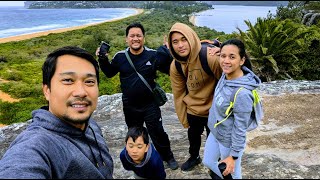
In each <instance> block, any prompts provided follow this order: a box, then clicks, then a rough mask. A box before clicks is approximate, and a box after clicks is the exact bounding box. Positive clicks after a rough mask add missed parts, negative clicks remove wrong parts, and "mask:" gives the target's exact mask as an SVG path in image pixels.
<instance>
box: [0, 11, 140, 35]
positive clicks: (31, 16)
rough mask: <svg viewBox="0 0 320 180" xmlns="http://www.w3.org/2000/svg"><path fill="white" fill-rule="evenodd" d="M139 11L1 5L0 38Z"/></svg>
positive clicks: (100, 20)
mask: <svg viewBox="0 0 320 180" xmlns="http://www.w3.org/2000/svg"><path fill="white" fill-rule="evenodd" d="M135 13H137V12H136V10H135V9H129V8H99V9H26V8H24V7H12V6H11V7H0V38H5V37H10V36H17V35H23V34H30V33H35V32H41V31H47V30H53V29H60V28H68V27H74V26H81V25H86V24H92V23H98V22H103V21H107V20H112V19H115V18H124V17H127V16H130V15H133V14H135Z"/></svg>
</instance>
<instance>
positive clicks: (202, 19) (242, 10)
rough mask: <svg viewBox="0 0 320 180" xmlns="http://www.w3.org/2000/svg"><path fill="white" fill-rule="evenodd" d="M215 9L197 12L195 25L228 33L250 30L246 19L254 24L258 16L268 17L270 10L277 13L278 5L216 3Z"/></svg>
mask: <svg viewBox="0 0 320 180" xmlns="http://www.w3.org/2000/svg"><path fill="white" fill-rule="evenodd" d="M213 8H214V9H210V10H207V11H203V12H200V13H196V14H195V25H196V26H200V27H204V26H206V27H208V28H210V29H215V30H216V31H223V32H225V33H227V34H230V33H232V32H234V31H235V32H239V31H238V30H237V28H236V27H239V28H240V29H241V30H242V31H245V30H248V26H247V25H246V24H245V22H244V21H245V20H249V21H250V22H251V23H252V24H255V23H256V22H257V18H258V17H263V18H266V17H267V14H268V12H269V11H270V13H272V14H276V11H277V7H276V6H230V5H214V6H213Z"/></svg>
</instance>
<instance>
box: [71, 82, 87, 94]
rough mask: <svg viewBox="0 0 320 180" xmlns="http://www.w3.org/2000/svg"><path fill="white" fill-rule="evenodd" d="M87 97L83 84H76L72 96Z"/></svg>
mask: <svg viewBox="0 0 320 180" xmlns="http://www.w3.org/2000/svg"><path fill="white" fill-rule="evenodd" d="M87 95H88V93H87V91H86V87H85V84H83V83H82V82H77V83H75V87H74V90H73V96H75V97H86V96H87Z"/></svg>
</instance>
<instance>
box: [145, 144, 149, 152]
mask: <svg viewBox="0 0 320 180" xmlns="http://www.w3.org/2000/svg"><path fill="white" fill-rule="evenodd" d="M149 147H150V145H149V144H147V147H146V150H145V151H144V152H148V149H149Z"/></svg>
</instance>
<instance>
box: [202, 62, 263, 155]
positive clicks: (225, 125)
mask: <svg viewBox="0 0 320 180" xmlns="http://www.w3.org/2000/svg"><path fill="white" fill-rule="evenodd" d="M242 70H243V72H244V74H245V75H244V76H242V77H240V78H237V79H233V80H227V79H226V75H225V73H222V77H221V78H220V80H219V82H218V84H217V87H216V89H215V94H214V97H213V98H214V101H213V102H214V103H213V104H212V106H211V108H210V110H209V119H208V127H209V129H210V131H211V133H212V134H213V135H214V136H215V138H216V139H217V140H218V141H219V142H220V143H222V144H223V145H224V146H225V147H228V148H231V152H230V156H235V157H238V156H239V152H240V151H242V150H244V148H245V145H246V133H247V128H248V126H249V125H250V124H251V122H252V118H251V115H256V116H257V117H261V116H263V111H262V107H259V108H256V111H255V113H256V114H251V113H252V111H253V102H254V97H253V95H252V92H251V91H252V90H253V89H256V88H258V87H259V85H260V83H261V80H260V79H259V78H258V77H257V76H256V75H255V74H254V73H253V72H252V71H251V70H249V69H248V68H247V67H245V66H242ZM238 87H244V89H242V90H241V91H240V92H239V93H238V95H237V98H236V101H235V104H234V108H233V113H232V114H231V115H230V116H229V118H228V119H227V120H225V121H224V122H222V123H221V124H219V125H217V126H216V128H214V124H215V123H217V122H220V121H222V120H223V119H224V118H225V117H226V115H225V112H226V110H227V108H228V107H229V104H230V96H231V93H232V92H233V90H234V89H235V88H238ZM258 105H261V104H260V103H259V104H258Z"/></svg>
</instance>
